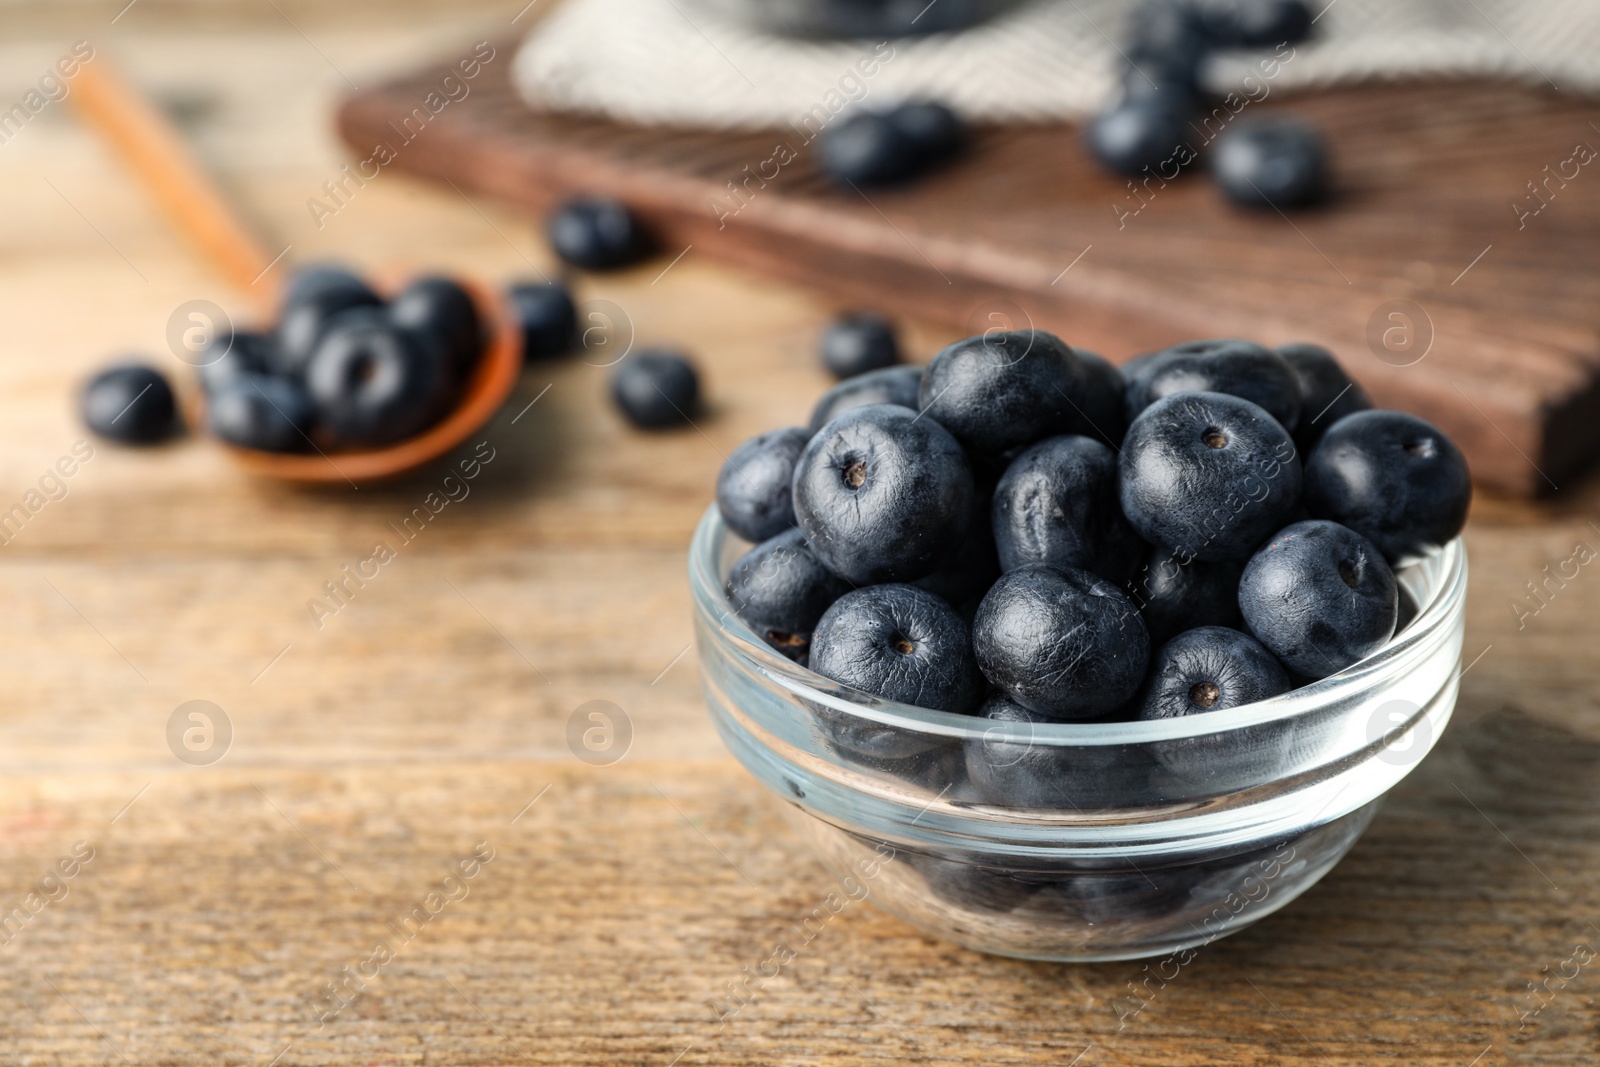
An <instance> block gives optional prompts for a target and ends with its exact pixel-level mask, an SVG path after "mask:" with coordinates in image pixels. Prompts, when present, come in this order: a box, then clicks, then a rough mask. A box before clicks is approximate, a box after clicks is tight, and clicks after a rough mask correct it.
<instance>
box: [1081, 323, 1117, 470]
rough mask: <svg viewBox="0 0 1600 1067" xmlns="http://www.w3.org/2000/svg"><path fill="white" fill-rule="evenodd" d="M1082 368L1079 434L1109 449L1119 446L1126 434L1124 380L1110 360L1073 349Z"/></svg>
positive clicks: (1083, 350)
mask: <svg viewBox="0 0 1600 1067" xmlns="http://www.w3.org/2000/svg"><path fill="white" fill-rule="evenodd" d="M1073 352H1075V353H1077V356H1078V363H1079V365H1080V366H1082V367H1083V392H1082V397H1081V399H1080V400H1079V401H1078V409H1079V410H1078V423H1077V426H1076V427H1075V429H1076V431H1077V432H1078V433H1081V434H1084V435H1085V436H1087V437H1093V438H1095V439H1096V440H1099V441H1103V442H1105V443H1106V444H1107V445H1110V446H1111V448H1112V449H1117V448H1120V447H1122V435H1123V434H1125V433H1127V432H1128V418H1127V415H1126V414H1125V412H1124V407H1123V395H1124V392H1125V391H1126V389H1127V381H1126V379H1124V378H1123V376H1122V371H1120V370H1119V369H1117V367H1116V365H1115V364H1113V363H1112V362H1111V361H1110V360H1109V359H1107V358H1105V357H1104V356H1101V355H1097V354H1096V353H1094V352H1090V351H1088V350H1087V349H1083V348H1074V349H1073Z"/></svg>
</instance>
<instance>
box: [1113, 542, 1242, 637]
mask: <svg viewBox="0 0 1600 1067" xmlns="http://www.w3.org/2000/svg"><path fill="white" fill-rule="evenodd" d="M1242 573H1244V561H1243V560H1231V561H1226V562H1222V563H1201V562H1200V561H1199V560H1195V559H1188V558H1187V557H1185V556H1183V555H1180V554H1177V553H1174V552H1172V551H1171V550H1170V549H1165V548H1153V549H1151V550H1150V554H1149V556H1148V557H1147V558H1146V560H1145V565H1144V569H1143V570H1142V571H1141V572H1140V573H1139V575H1138V576H1137V577H1135V578H1134V580H1133V581H1132V582H1130V583H1129V593H1128V595H1129V597H1130V598H1131V599H1132V600H1133V602H1134V603H1135V604H1137V605H1138V606H1139V613H1140V614H1141V615H1143V616H1144V625H1145V628H1146V629H1147V630H1149V631H1150V645H1151V647H1152V648H1160V647H1161V646H1162V645H1164V644H1166V643H1167V642H1168V641H1170V640H1172V639H1173V638H1174V637H1177V636H1178V635H1179V634H1181V633H1183V632H1184V631H1185V630H1193V629H1196V628H1198V627H1202V626H1231V627H1238V625H1239V575H1241V574H1242Z"/></svg>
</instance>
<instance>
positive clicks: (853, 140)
mask: <svg viewBox="0 0 1600 1067" xmlns="http://www.w3.org/2000/svg"><path fill="white" fill-rule="evenodd" d="M817 151H818V152H819V154H820V156H821V163H822V169H823V170H824V171H825V172H826V173H827V174H828V176H829V177H830V178H832V179H833V180H834V181H836V182H838V183H839V184H840V185H845V186H851V185H854V186H858V187H859V186H866V187H872V186H883V185H896V184H898V183H900V182H903V181H906V180H907V179H908V178H910V177H912V176H913V175H914V174H916V172H917V170H918V169H919V167H920V165H921V163H922V160H921V157H920V154H919V152H918V148H917V145H916V143H915V142H913V141H912V140H911V138H910V137H908V136H906V133H905V132H904V131H903V130H902V129H901V128H900V126H899V125H898V124H896V123H895V122H894V120H893V119H891V118H890V117H889V116H888V115H885V114H881V113H879V112H876V111H858V112H856V113H855V114H854V115H851V116H850V117H849V118H846V119H844V120H843V121H840V122H836V123H834V124H832V125H830V126H827V127H825V128H824V129H823V131H822V134H821V136H820V137H819V139H818V141H817Z"/></svg>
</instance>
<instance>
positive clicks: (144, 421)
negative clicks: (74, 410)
mask: <svg viewBox="0 0 1600 1067" xmlns="http://www.w3.org/2000/svg"><path fill="white" fill-rule="evenodd" d="M80 404H81V411H82V414H83V422H84V425H86V426H87V427H89V429H90V430H91V431H93V432H94V433H96V434H98V435H99V436H101V437H104V438H106V439H107V440H110V441H118V442H121V443H122V444H125V445H153V444H157V443H158V442H161V441H165V440H166V439H167V438H169V437H171V436H172V435H173V434H175V433H176V432H177V431H178V429H179V426H180V424H179V421H178V405H177V401H176V400H175V399H174V397H173V395H172V386H171V384H170V383H168V381H167V379H166V377H165V376H164V375H163V374H162V373H161V372H160V371H158V370H156V369H154V368H153V367H147V366H145V365H143V364H139V363H124V364H121V365H119V366H115V367H108V368H107V369H105V370H103V371H101V372H100V373H98V374H96V375H95V376H94V377H93V378H90V379H89V381H88V383H87V384H85V385H84V387H83V395H82V397H81V400H80Z"/></svg>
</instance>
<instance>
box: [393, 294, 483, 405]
mask: <svg viewBox="0 0 1600 1067" xmlns="http://www.w3.org/2000/svg"><path fill="white" fill-rule="evenodd" d="M389 317H390V318H391V319H393V320H394V321H395V323H396V324H397V325H399V326H402V327H404V328H405V329H408V330H412V331H415V332H418V333H431V334H433V335H434V337H435V338H437V339H438V342H439V345H440V346H441V347H442V349H443V350H444V353H445V359H446V363H447V367H446V369H447V371H448V372H449V373H450V374H451V375H452V376H453V377H454V378H455V380H457V381H461V380H465V378H466V377H467V375H468V374H470V373H471V371H472V368H473V366H474V365H475V364H476V363H477V362H478V355H479V353H481V352H482V351H483V325H482V323H481V322H480V321H479V319H478V309H477V306H476V305H474V304H473V302H472V296H471V294H469V293H468V292H467V291H466V289H464V288H463V287H462V286H461V283H460V282H457V281H455V280H454V279H452V278H444V277H437V276H435V277H426V278H418V279H417V280H416V281H414V282H412V283H411V284H410V285H408V286H406V287H405V288H404V289H403V290H401V292H400V295H398V296H396V297H395V298H394V299H393V300H392V301H390V302H389Z"/></svg>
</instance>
